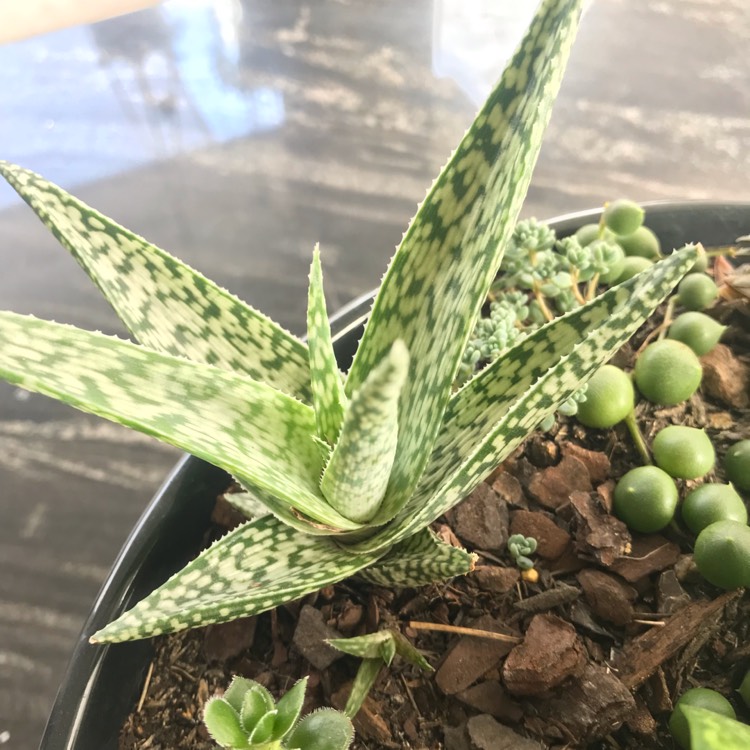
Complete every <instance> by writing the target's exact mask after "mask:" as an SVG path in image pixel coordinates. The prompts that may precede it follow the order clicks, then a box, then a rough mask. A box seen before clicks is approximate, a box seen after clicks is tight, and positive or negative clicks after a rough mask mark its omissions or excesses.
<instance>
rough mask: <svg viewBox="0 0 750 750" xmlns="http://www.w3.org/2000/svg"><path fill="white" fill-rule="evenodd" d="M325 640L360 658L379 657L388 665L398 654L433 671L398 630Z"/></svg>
mask: <svg viewBox="0 0 750 750" xmlns="http://www.w3.org/2000/svg"><path fill="white" fill-rule="evenodd" d="M327 642H328V644H329V645H331V646H333V647H334V648H336V649H338V650H339V651H343V652H344V653H345V654H351V655H352V656H358V657H359V658H360V659H379V660H380V661H381V662H382V663H383V664H385V665H386V666H390V664H391V662H392V661H393V657H394V656H395V655H396V654H398V655H399V656H400V657H401V658H402V659H405V660H406V661H408V662H409V663H410V664H413V665H414V666H415V667H419V668H420V669H424V670H426V671H428V672H432V671H434V670H433V669H432V666H430V663H429V662H428V661H427V659H425V658H424V656H422V654H421V653H420V651H419V650H418V649H416V648H415V647H414V646H412V644H411V642H410V641H408V640H407V639H406V638H405V637H404V636H403V635H401V633H399V632H398V630H390V629H386V630H378V631H377V632H376V633H368V634H367V635H359V636H355V637H354V638H330V639H328V641H327Z"/></svg>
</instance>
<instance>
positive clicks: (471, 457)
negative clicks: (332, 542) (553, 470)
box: [351, 246, 698, 575]
mask: <svg viewBox="0 0 750 750" xmlns="http://www.w3.org/2000/svg"><path fill="white" fill-rule="evenodd" d="M697 257H698V252H697V250H696V248H695V247H694V246H689V247H686V248H684V249H683V250H680V251H677V252H675V253H673V254H672V255H671V256H670V257H669V258H667V259H665V260H662V261H660V262H659V263H657V264H655V265H654V266H652V267H651V268H649V269H647V270H646V271H643V272H642V273H640V274H638V276H636V277H634V278H633V279H631V280H629V281H627V282H625V283H623V284H620V285H619V286H616V287H614V288H613V289H610V290H608V291H607V292H605V293H604V294H603V295H601V296H600V297H597V298H595V299H594V300H593V301H592V302H589V303H588V304H587V305H585V306H584V307H582V308H579V309H578V310H576V311H574V312H572V313H568V314H567V315H565V316H562V317H560V318H557V319H556V320H554V321H552V322H551V323H548V324H547V325H546V326H544V327H543V328H542V329H541V330H540V331H539V332H536V333H534V334H532V336H530V337H529V338H527V339H524V340H523V341H522V342H520V343H519V344H516V345H515V346H514V347H512V348H511V349H509V350H508V351H507V352H506V353H505V354H504V355H503V357H502V358H501V359H499V360H497V361H496V362H494V363H493V364H492V365H490V366H489V367H488V368H487V369H486V371H482V372H481V373H479V375H477V376H476V377H475V378H473V379H472V380H471V381H470V382H469V384H468V385H467V386H466V387H465V388H464V391H466V394H464V395H461V394H463V393H464V392H463V391H461V392H460V394H459V396H458V397H457V403H461V404H462V405H463V406H464V407H466V408H467V409H468V410H469V412H470V413H469V416H471V415H472V414H473V415H475V416H476V417H477V420H478V421H477V423H476V429H474V426H473V424H472V423H471V422H468V421H466V420H465V419H464V418H463V414H461V415H460V417H461V418H460V420H459V415H458V412H456V413H455V414H454V420H453V421H452V422H447V423H446V427H445V429H446V431H447V432H446V434H445V437H444V439H443V441H442V444H441V448H440V451H436V453H435V454H433V456H432V457H431V462H430V466H429V469H428V471H426V472H425V478H424V481H423V482H422V483H421V484H420V486H419V488H418V490H417V492H416V493H415V494H414V497H413V498H412V500H411V501H410V503H409V505H408V506H407V507H406V508H405V509H404V511H403V512H402V513H401V514H399V516H398V518H397V519H395V520H394V522H393V523H392V524H391V525H389V526H388V527H387V528H386V529H384V530H382V531H380V532H378V533H377V534H375V535H374V536H373V537H371V538H370V539H367V540H364V541H360V542H356V543H354V544H352V545H351V548H352V549H353V550H354V549H356V550H358V551H365V550H367V551H374V550H377V549H382V548H384V547H387V546H388V545H390V544H393V543H394V542H398V541H400V540H403V539H405V538H408V537H410V536H411V535H412V534H416V533H417V532H418V531H419V530H420V529H422V528H423V527H425V526H426V525H428V524H429V523H431V522H432V521H434V520H435V519H436V518H438V517H439V516H440V515H442V514H443V513H444V512H445V511H446V510H448V509H449V508H452V507H453V506H454V505H455V504H456V503H458V502H460V501H461V499H462V498H463V497H465V496H466V495H467V494H468V493H469V492H471V490H472V489H474V487H476V485H477V484H479V482H481V481H482V479H483V478H484V477H485V476H487V474H488V473H489V472H490V471H491V470H492V469H494V468H495V467H496V466H497V464H498V463H499V462H500V461H502V460H503V459H504V458H505V457H506V456H508V455H509V454H510V453H511V451H513V450H514V449H515V447H516V446H517V445H519V444H520V443H521V442H522V441H523V440H524V439H525V438H526V436H527V435H528V434H529V433H530V432H531V431H533V430H534V429H535V428H536V427H537V425H538V424H539V423H540V422H541V421H542V420H543V419H544V417H545V416H547V414H550V413H552V412H553V411H555V409H556V408H557V407H558V406H559V404H561V403H562V402H563V401H565V400H566V399H568V398H569V397H570V396H571V395H572V394H573V393H574V392H575V391H577V390H578V389H579V388H580V386H581V385H582V384H583V383H585V382H586V381H587V380H588V378H589V377H591V375H593V374H594V372H596V370H597V369H599V367H601V365H603V364H604V363H605V362H606V361H607V360H608V359H609V358H610V357H611V356H612V355H613V354H614V352H616V351H617V349H619V348H620V347H621V346H622V344H623V343H624V342H625V341H627V340H628V338H630V336H632V334H633V333H634V332H635V331H636V330H637V328H638V327H639V326H640V325H641V324H642V323H643V321H644V320H646V318H648V317H649V316H650V315H651V314H652V313H653V311H654V310H655V309H656V307H657V306H658V305H659V304H660V303H661V302H662V301H663V299H664V298H665V297H666V296H667V295H668V294H669V292H670V291H671V290H672V289H673V288H674V287H675V285H676V284H677V282H678V281H679V280H680V278H682V276H683V275H684V274H685V273H686V272H687V271H688V270H689V269H690V268H691V267H692V266H693V264H694V263H695V260H696V259H697ZM598 308H602V309H604V310H605V311H607V312H608V315H607V317H606V321H605V322H604V323H602V322H601V318H602V316H601V312H598V313H597V309H598ZM571 325H573V327H574V328H575V329H576V330H577V331H578V336H579V338H580V341H579V343H578V344H577V345H575V346H574V347H573V348H572V349H571V350H570V352H569V353H567V354H564V353H563V356H562V357H561V352H560V351H559V350H558V348H557V347H556V345H555V344H554V343H553V342H555V341H556V340H557V336H558V331H559V332H560V335H561V336H562V337H563V338H565V339H568V340H570V335H569V334H570V331H569V328H570V326H571ZM529 373H532V374H535V376H536V378H537V379H536V380H535V381H534V382H533V385H531V386H530V387H528V386H529V382H530V381H529V380H528V374H529ZM493 375H494V376H495V377H494V378H493ZM514 380H520V381H521V382H522V384H523V386H524V390H518V389H515V386H511V385H510V382H511V381H514ZM509 387H510V388H511V390H514V389H515V390H517V391H518V392H517V393H516V398H515V400H514V402H513V403H512V404H511V405H509V404H508V403H507V402H506V401H505V400H504V394H505V392H506V390H507V389H508V388H509ZM496 400H497V404H498V406H497V409H496V410H495V406H494V404H495V402H496ZM483 410H484V411H485V413H486V415H488V416H487V417H486V418H483V417H482V416H481V413H482V411H483ZM387 559H388V558H383V561H382V563H383V564H384V563H385V561H386V560H387ZM371 572H372V571H367V575H370V574H371Z"/></svg>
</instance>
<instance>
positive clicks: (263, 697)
mask: <svg viewBox="0 0 750 750" xmlns="http://www.w3.org/2000/svg"><path fill="white" fill-rule="evenodd" d="M306 687H307V677H305V678H303V679H301V680H300V681H299V682H297V683H296V684H295V685H294V687H292V688H291V689H290V690H289V691H287V692H286V693H285V694H284V695H283V696H282V697H281V698H280V699H279V701H278V702H276V701H274V699H273V696H272V695H271V693H269V692H268V690H266V688H264V687H263V686H262V685H260V684H259V683H257V682H255V681H253V680H248V679H245V678H244V677H235V678H234V679H233V680H232V683H231V685H230V686H229V687H228V688H227V691H226V692H225V693H224V695H223V696H220V697H214V698H211V699H210V700H209V701H208V702H207V703H206V706H205V709H204V711H203V722H204V723H205V725H206V729H208V733H209V734H210V735H211V737H213V739H214V740H216V742H218V743H219V745H221V746H222V747H226V748H229V749H230V750H347V748H348V747H349V745H351V742H352V738H353V737H354V727H353V726H352V722H351V721H350V719H349V718H348V717H347V716H346V715H344V714H343V713H341V712H340V711H335V710H334V709H332V708H324V709H321V710H319V711H315V712H313V713H311V714H308V715H307V716H305V717H304V718H303V719H301V720H300V713H301V712H302V703H303V701H304V699H305V689H306Z"/></svg>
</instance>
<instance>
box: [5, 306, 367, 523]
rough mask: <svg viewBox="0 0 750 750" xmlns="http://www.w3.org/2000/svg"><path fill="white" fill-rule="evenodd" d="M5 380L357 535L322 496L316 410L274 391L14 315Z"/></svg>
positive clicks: (9, 316) (8, 322) (8, 316)
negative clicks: (153, 440) (186, 455)
mask: <svg viewBox="0 0 750 750" xmlns="http://www.w3.org/2000/svg"><path fill="white" fill-rule="evenodd" d="M0 376H1V377H3V378H4V379H5V380H7V381H9V382H11V383H14V384H16V385H19V386H21V387H22V388H26V389H28V390H31V391H36V392H38V393H43V394H44V395H47V396H52V397H54V398H58V399H60V400H62V401H65V402H67V403H69V404H71V405H72V406H75V407H77V408H79V409H82V410H84V411H88V412H91V413H93V414H97V415H99V416H101V417H105V418H107V419H111V420H113V421H116V422H119V423H121V424H125V425H127V426H129V427H133V428H135V429H138V430H140V431H141V432H144V433H146V434H148V435H153V436H154V437H157V438H159V439H160V440H163V441H164V442H167V443H170V444H172V445H175V446H177V447H178V448H182V449H183V450H186V451H189V452H190V453H192V454H193V455H196V456H198V457H200V458H204V459H205V460H207V461H210V462H211V463H213V464H215V465H216V466H219V467H220V468H222V469H225V470H226V471H228V472H230V473H231V474H233V475H234V476H235V477H237V479H238V480H239V481H240V482H241V483H243V484H245V485H247V486H248V487H250V488H252V487H258V488H259V489H260V490H264V491H266V492H268V493H269V494H271V495H273V496H274V497H275V498H276V499H277V501H280V502H284V503H287V504H288V505H289V506H291V507H293V508H295V509H296V510H297V511H298V512H299V513H302V514H304V515H306V516H308V517H310V518H311V519H313V520H314V521H316V522H318V523H321V524H325V525H327V526H330V527H332V528H334V529H346V530H354V529H357V528H358V524H356V523H354V522H352V521H350V520H348V519H347V518H345V517H344V516H342V515H341V514H340V513H337V512H336V511H335V510H334V509H333V508H332V507H331V506H330V505H328V503H327V502H326V501H325V499H324V498H323V496H322V495H321V492H320V488H319V486H318V479H319V477H320V473H321V471H322V462H321V458H320V454H319V452H318V449H317V447H316V445H315V444H314V442H313V439H312V438H313V436H314V434H315V417H314V415H313V410H312V409H311V408H310V407H309V406H306V405H305V404H302V403H301V402H299V401H297V400H295V399H294V398H292V397H290V396H287V395H286V394H284V393H281V392H280V391H277V390H275V389H273V388H272V387H270V386H268V385H265V384H263V383H259V382H257V381H255V380H252V379H250V378H248V377H246V376H243V375H239V374H235V373H230V372H227V371H225V370H220V369H218V368H216V367H212V366H210V365H204V364H199V363H195V362H188V361H187V360H183V359H180V358H177V357H172V356H170V355H167V354H159V353H158V352H155V351H152V350H150V349H145V348H144V347H141V346H137V345H135V344H131V343H130V342H127V341H120V340H119V339H116V338H113V337H109V336H103V335H102V334H98V333H91V332H89V331H82V330H79V329H76V328H73V327H72V326H65V325H60V324H57V323H49V322H47V321H44V320H38V319H36V318H33V317H30V316H23V315H16V314H14V313H9V312H0ZM290 445H293V446H294V449H293V450H290V449H289V446H290Z"/></svg>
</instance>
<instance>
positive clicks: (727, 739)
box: [680, 706, 750, 750]
mask: <svg viewBox="0 0 750 750" xmlns="http://www.w3.org/2000/svg"><path fill="white" fill-rule="evenodd" d="M680 710H681V711H684V713H685V717H686V718H687V722H688V727H689V728H690V750H747V748H749V747H750V727H749V726H747V724H743V723H742V722H741V721H737V719H732V718H730V717H729V716H724V715H723V714H719V713H716V712H715V711H709V710H708V709H705V708H701V707H700V706H682V707H681V709H680Z"/></svg>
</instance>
